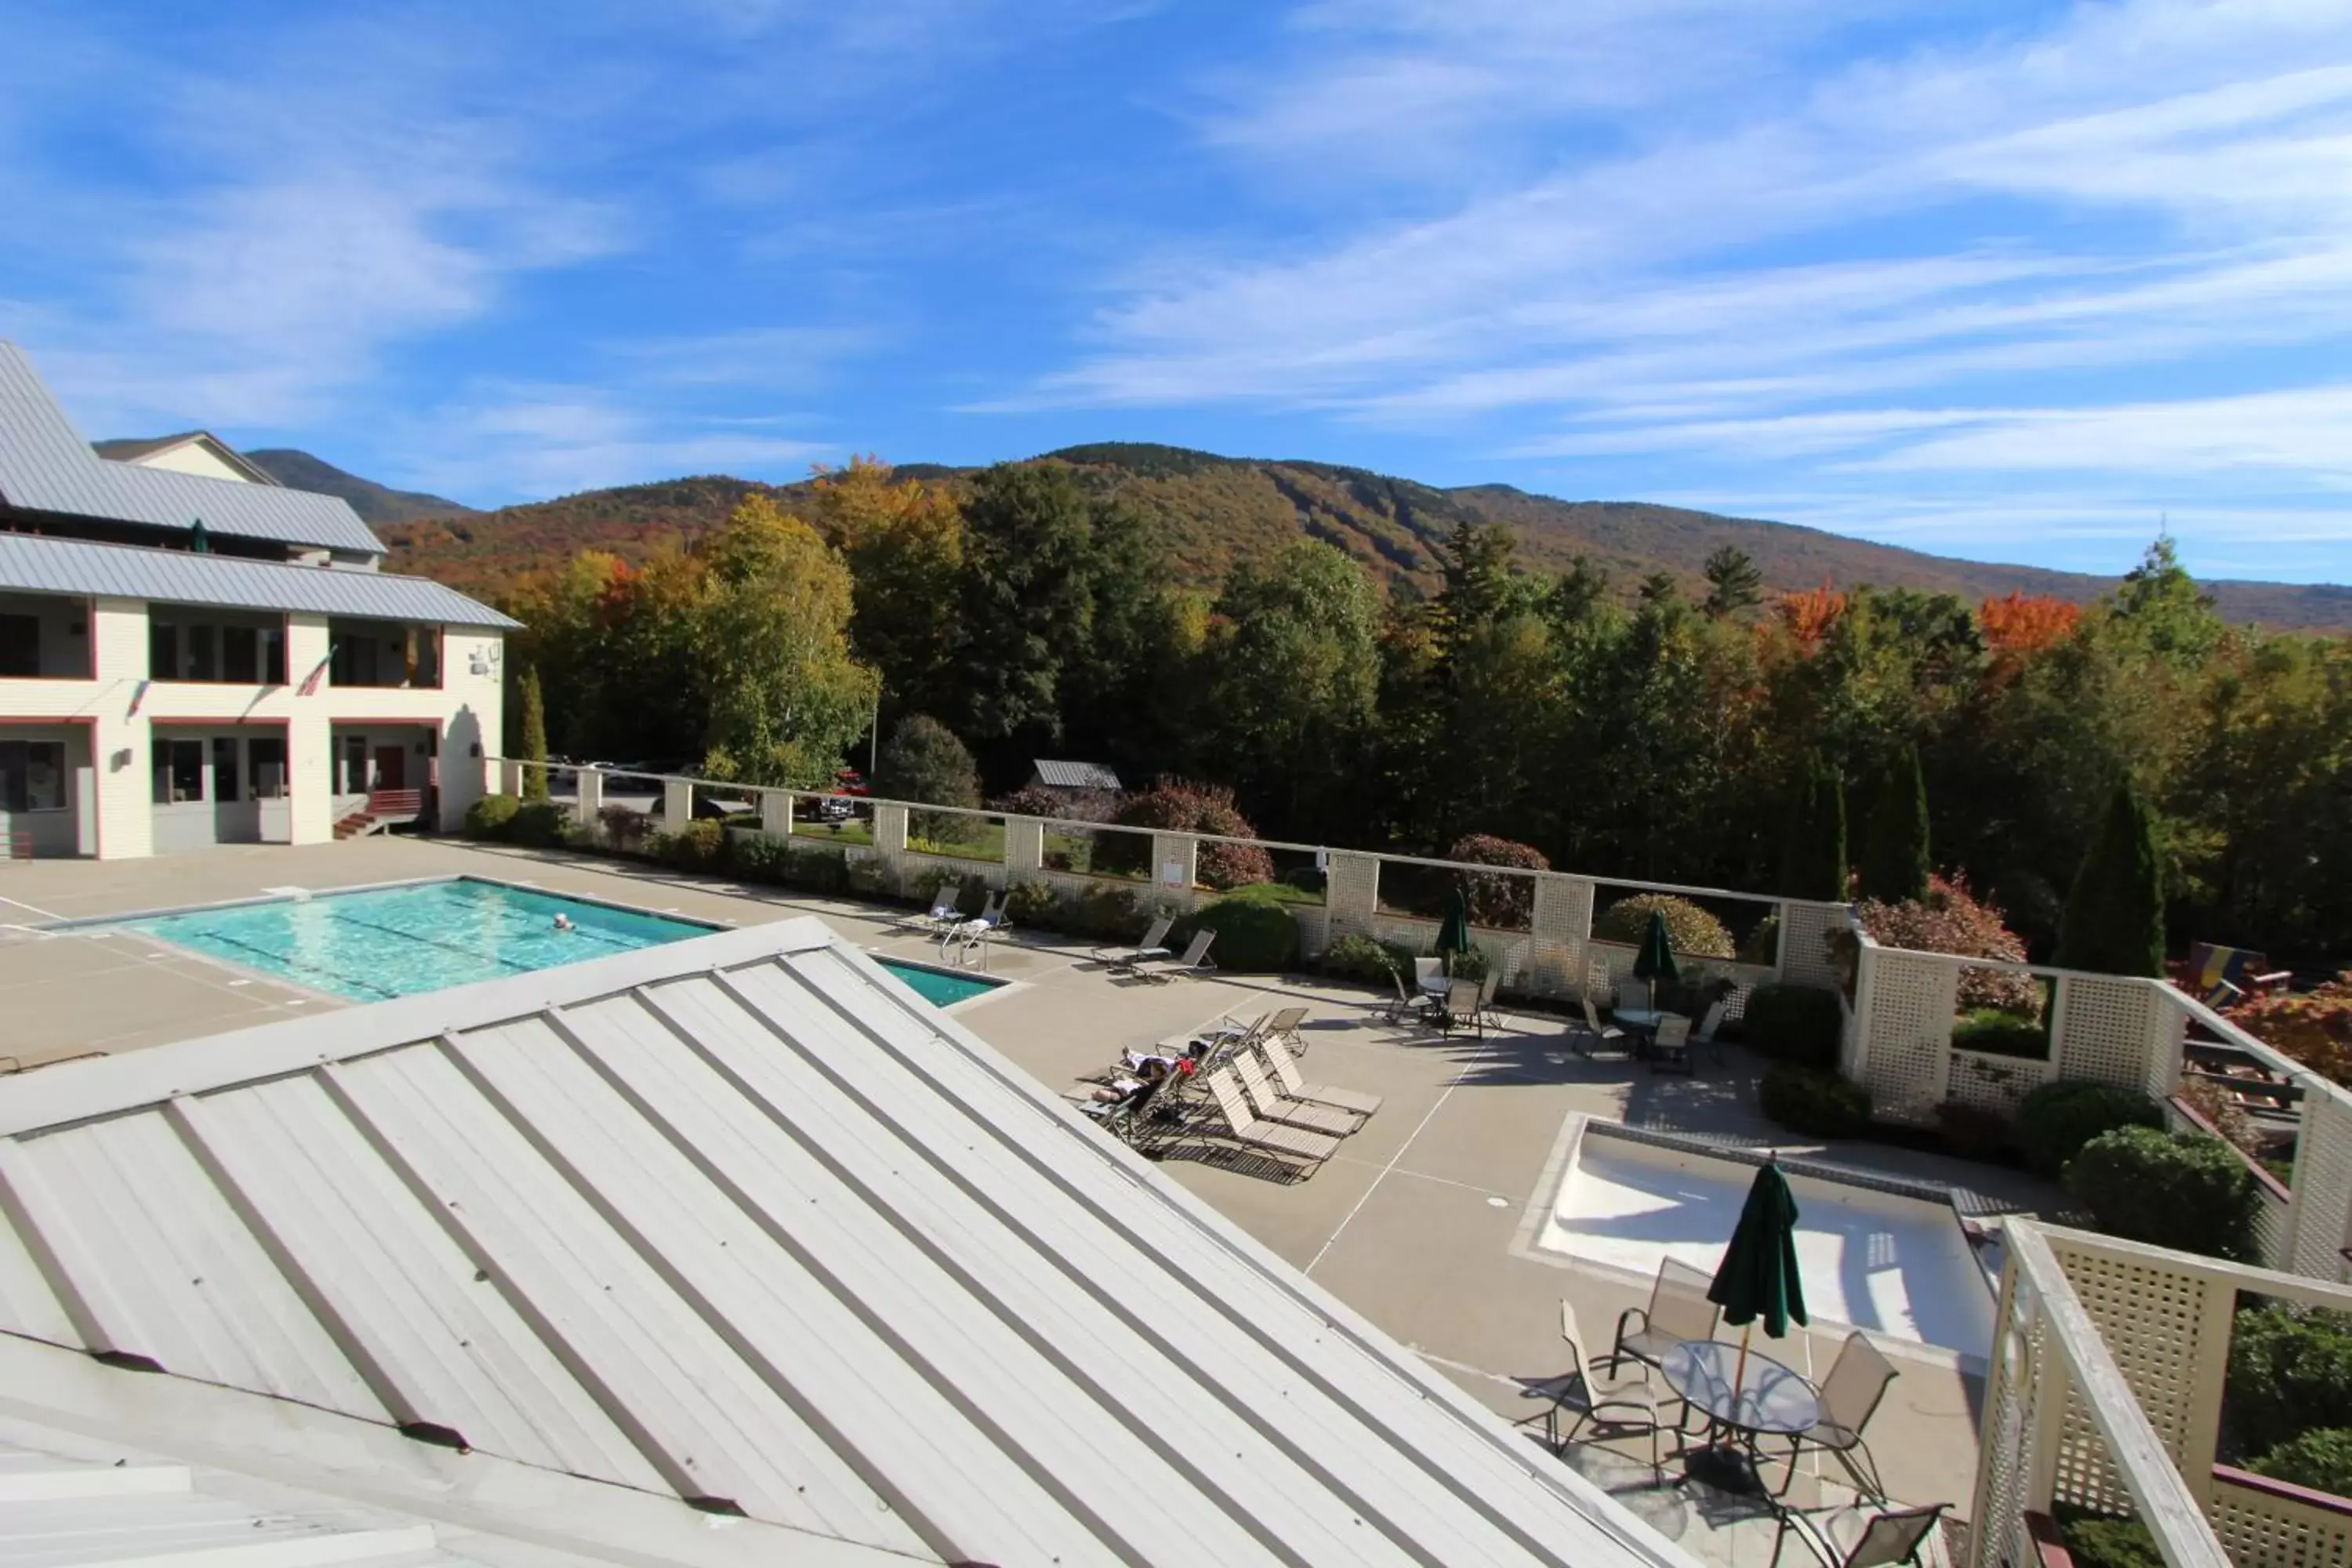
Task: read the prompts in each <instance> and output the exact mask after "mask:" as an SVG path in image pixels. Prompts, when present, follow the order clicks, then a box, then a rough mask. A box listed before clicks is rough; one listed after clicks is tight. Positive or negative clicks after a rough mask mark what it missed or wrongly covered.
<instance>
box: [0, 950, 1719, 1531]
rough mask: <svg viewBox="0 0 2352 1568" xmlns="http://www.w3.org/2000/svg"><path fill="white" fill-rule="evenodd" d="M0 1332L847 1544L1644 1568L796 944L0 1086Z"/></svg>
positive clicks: (553, 982) (975, 1059)
mask: <svg viewBox="0 0 2352 1568" xmlns="http://www.w3.org/2000/svg"><path fill="white" fill-rule="evenodd" d="M0 1185H5V1194H0V1196H5V1200H6V1201H5V1203H0V1216H5V1219H0V1314H5V1318H0V1330H5V1331H9V1332H13V1333H16V1334H21V1335H28V1336H30V1337H32V1338H34V1339H37V1340H44V1341H47V1342H51V1343H55V1344H61V1345H68V1346H72V1347H76V1348H81V1349H87V1350H91V1351H101V1350H103V1351H109V1352H114V1353H116V1354H117V1355H121V1356H131V1357H140V1358H145V1359H146V1360H148V1361H150V1362H152V1363H154V1364H155V1365H156V1366H158V1367H159V1368H160V1369H161V1370H162V1371H163V1372H164V1373H169V1374H174V1377H173V1379H172V1381H176V1380H177V1379H178V1378H189V1379H196V1380H201V1381H203V1382H205V1383H208V1384H224V1385H226V1386H228V1387H231V1388H236V1389H244V1390H247V1391H250V1392H254V1393H259V1394H269V1395H272V1396H274V1397H276V1398H278V1399H280V1400H287V1401H292V1402H296V1403H297V1404H298V1405H301V1406H304V1407H316V1408H320V1409H325V1410H330V1411H336V1412H340V1413H341V1414H342V1415H346V1416H349V1417H352V1418H356V1419H359V1420H362V1421H371V1422H377V1423H384V1424H391V1425H404V1426H410V1427H412V1428H413V1429H416V1430H419V1431H435V1432H440V1433H444V1434H448V1435H451V1436H462V1438H463V1440H464V1441H465V1442H466V1443H467V1444H468V1445H470V1446H471V1447H473V1448H474V1449H476V1450H478V1452H480V1453H482V1454H484V1455H486V1456H491V1457H494V1458H504V1459H512V1460H519V1461H521V1462H523V1463H526V1464H530V1465H533V1466H537V1467H543V1468H550V1469H560V1470H563V1471H566V1472H569V1473H572V1474H575V1475H582V1476H587V1477H591V1478H594V1479H603V1480H604V1481H607V1482H609V1483H611V1484H613V1485H615V1486H618V1487H622V1488H626V1489H633V1490H635V1491H639V1492H644V1493H647V1494H652V1495H656V1496H663V1497H668V1498H671V1499H673V1500H680V1501H686V1500H692V1501H695V1502H698V1504H699V1505H700V1506H703V1507H705V1508H707V1509H717V1510H727V1509H740V1510H741V1511H742V1512H743V1513H745V1514H746V1515H748V1516H750V1517H751V1518H752V1519H754V1520H758V1521H767V1522H770V1523H774V1524H781V1525H787V1526H791V1527H793V1528H796V1529H800V1530H803V1531H811V1532H813V1533H817V1534H823V1535H828V1536H833V1537H835V1538H837V1539H841V1540H845V1541H851V1542H859V1543H862V1544H865V1545H866V1546H869V1547H874V1548H877V1549H881V1550H893V1551H902V1552H908V1553H909V1554H913V1555H922V1556H936V1557H940V1558H944V1559H947V1560H950V1561H956V1560H965V1559H979V1560H985V1561H995V1562H1004V1563H1013V1562H1024V1563H1026V1562H1044V1561H1048V1560H1058V1561H1062V1562H1066V1563H1091V1562H1101V1561H1113V1560H1125V1561H1136V1562H1155V1563H1156V1562H1187V1563H1220V1564H1223V1563H1233V1564H1242V1563H1258V1562H1273V1561H1282V1560H1287V1561H1308V1562H1334V1563H1336V1562H1348V1563H1371V1564H1380V1563H1398V1564H1402V1563H1428V1562H1444V1563H1464V1564H1474V1563H1484V1564H1506V1563H1570V1562H1573V1563H1577V1564H1579V1568H1627V1565H1631V1564H1635V1563H1644V1564H1670V1563H1684V1562H1685V1561H1686V1560H1685V1559H1683V1558H1682V1557H1681V1555H1680V1554H1679V1553H1678V1552H1675V1551H1674V1549H1673V1548H1671V1547H1669V1546H1667V1545H1666V1544H1665V1543H1664V1542H1662V1541H1660V1540H1659V1539H1658V1538H1657V1537H1655V1536H1654V1535H1653V1534H1652V1533H1651V1532H1649V1531H1646V1530H1645V1529H1644V1528H1643V1527H1642V1526H1641V1525H1639V1524H1638V1523H1637V1522H1636V1521H1633V1518H1632V1517H1631V1516H1630V1515H1628V1514H1626V1513H1624V1512H1623V1511H1622V1510H1620V1509H1619V1508H1618V1507H1617V1506H1616V1505H1615V1504H1613V1503H1612V1502H1610V1501H1608V1500H1606V1499H1605V1498H1603V1497H1602V1496H1601V1493H1599V1492H1598V1491H1597V1490H1596V1489H1592V1488H1591V1487H1590V1486H1589V1485H1587V1484H1586V1483H1584V1482H1582V1481H1581V1480H1580V1479H1578V1478H1576V1477H1574V1476H1573V1475H1572V1474H1571V1473H1570V1472H1569V1471H1567V1470H1566V1469H1565V1468H1563V1467H1557V1466H1551V1465H1548V1464H1540V1463H1537V1462H1533V1461H1532V1460H1531V1458H1530V1456H1529V1454H1528V1451H1527V1450H1526V1448H1525V1447H1524V1445H1523V1444H1522V1443H1521V1442H1520V1441H1519V1440H1518V1439H1517V1438H1515V1437H1514V1436H1511V1435H1509V1434H1508V1433H1507V1430H1506V1429H1505V1428H1504V1427H1503V1426H1502V1424H1501V1423H1500V1422H1499V1421H1498V1420H1497V1419H1496V1417H1494V1416H1492V1415H1488V1414H1487V1413H1486V1412H1485V1411H1484V1410H1482V1409H1479V1408H1478V1407H1476V1406H1475V1405H1473V1404H1472V1403H1471V1402H1470V1401H1469V1400H1468V1399H1467V1398H1466V1397H1465V1396H1464V1395H1463V1394H1460V1393H1459V1392H1458V1391H1456V1390H1454V1389H1452V1388H1451V1387H1450V1386H1449V1385H1447V1384H1445V1383H1444V1380H1443V1379H1442V1378H1439V1377H1438V1376H1436V1375H1435V1374H1434V1373H1432V1372H1430V1371H1429V1369H1427V1368H1426V1367H1423V1366H1422V1365H1420V1364H1419V1363H1417V1362H1415V1361H1414V1360H1413V1358H1412V1356H1411V1355H1410V1354H1409V1352H1405V1351H1404V1350H1403V1349H1402V1347H1400V1346H1398V1345H1396V1344H1395V1343H1394V1342H1391V1341H1390V1340H1388V1339H1387V1338H1386V1337H1385V1336H1383V1335H1381V1334H1380V1333H1378V1332H1377V1331H1374V1330H1372V1329H1370V1327H1369V1326H1368V1325H1366V1324H1364V1323H1363V1322H1362V1321H1360V1320H1359V1319H1357V1318H1356V1317H1355V1316H1354V1315H1353V1314H1352V1313H1350V1312H1349V1311H1348V1310H1347V1309H1345V1308H1344V1307H1342V1306H1340V1305H1339V1303H1338V1302H1336V1301H1334V1300H1331V1299H1330V1298H1328V1296H1326V1295H1324V1294H1323V1293H1322V1292H1321V1291H1320V1290H1319V1289H1317V1288H1316V1287H1314V1286H1313V1285H1311V1284H1309V1283H1308V1282H1307V1281H1306V1280H1305V1279H1303V1278H1302V1277H1300V1276H1298V1275H1297V1273H1296V1272H1295V1271H1293V1270H1292V1269H1290V1268H1288V1267H1287V1266H1286V1265H1284V1264H1282V1263H1280V1262H1279V1261H1278V1260H1276V1259H1275V1258H1272V1256H1271V1255H1270V1254H1268V1253H1266V1252H1265V1251H1264V1250H1263V1249H1262V1248H1260V1247H1257V1246H1256V1245H1255V1243H1253V1242H1251V1241H1250V1240H1249V1239H1248V1238H1247V1237H1244V1235H1243V1234H1242V1233H1241V1232H1240V1231H1239V1230H1238V1229H1237V1228H1236V1227H1234V1226H1232V1225H1231V1224H1230V1223H1229V1222H1227V1221H1225V1220H1223V1218H1222V1217H1221V1216H1219V1215H1215V1214H1213V1212H1211V1211H1209V1210H1208V1209H1206V1208H1205V1207H1204V1206H1203V1205H1200V1204H1199V1203H1198V1202H1197V1201H1196V1200H1193V1199H1192V1198H1191V1197H1190V1196H1189V1194H1184V1193H1183V1192H1182V1191H1181V1189H1179V1188H1177V1187H1176V1186H1175V1185H1174V1184H1172V1183H1170V1182H1169V1181H1167V1180H1166V1179H1165V1178H1164V1177H1162V1176H1160V1174H1159V1173H1157V1172H1156V1171H1154V1170H1152V1169H1151V1168H1150V1166H1149V1165H1147V1164H1145V1163H1142V1162H1141V1161H1139V1160H1138V1159H1136V1158H1135V1157H1134V1156H1133V1155H1132V1154H1131V1153H1129V1152H1128V1151H1127V1150H1126V1149H1125V1148H1124V1147H1123V1146H1120V1145H1118V1144H1116V1143H1114V1142H1111V1141H1109V1140H1107V1139H1105V1138H1103V1137H1101V1136H1100V1134H1099V1133H1098V1132H1097V1131H1095V1130H1094V1129H1092V1128H1091V1127H1089V1126H1087V1125H1086V1124H1084V1122H1083V1121H1082V1120H1081V1119H1080V1118H1079V1117H1077V1116H1076V1113H1075V1112H1073V1111H1071V1110H1069V1109H1068V1108H1067V1107H1066V1106H1064V1105H1062V1104H1061V1102H1060V1101H1059V1100H1057V1099H1055V1097H1054V1096H1052V1095H1050V1094H1047V1093H1045V1092H1044V1091H1043V1090H1042V1089H1039V1088H1038V1087H1037V1086H1036V1085H1035V1084H1034V1082H1032V1081H1030V1080H1029V1079H1027V1078H1026V1077H1025V1076H1024V1075H1023V1074H1021V1073H1020V1072H1019V1071H1018V1070H1017V1069H1016V1068H1013V1067H1012V1066H1011V1065H1010V1064H1009V1063H1007V1062H1005V1061H1004V1060H1003V1058H1001V1057H999V1056H998V1055H997V1054H996V1053H995V1052H994V1051H993V1050H992V1049H990V1048H989V1047H987V1046H985V1045H984V1044H982V1042H980V1041H979V1040H977V1039H976V1038H973V1037H971V1036H970V1035H969V1034H967V1033H966V1032H964V1031H963V1030H962V1029H961V1028H960V1027H959V1026H957V1025H956V1024H955V1023H954V1022H953V1021H952V1020H951V1019H950V1018H948V1017H946V1016H944V1015H941V1014H940V1013H938V1012H936V1011H934V1010H932V1009H931V1008H929V1006H928V1005H926V1004H924V1003H923V1002H921V1001H920V1000H919V998H918V997H916V996H915V995H914V994H913V993H911V992H910V991H908V990H907V988H906V987H905V986H904V985H903V984H900V983H899V982H898V981H897V980H896V979H894V978H892V977H890V976H889V975H888V974H887V973H886V972H884V971H882V970H881V969H880V968H878V967H877V965H875V964H874V963H872V962H871V961H870V960H868V959H866V957H865V956H864V955H863V954H861V953H859V952H856V950H855V949H854V948H851V947H849V946H848V945H847V944H846V943H845V942H841V941H840V940H839V939H838V938H836V937H835V936H833V935H832V933H831V932H830V931H828V930H827V929H826V928H825V927H824V925H823V924H821V923H820V922H818V921H814V920H808V919H801V920H794V921H786V922H782V923H780V924H776V925H769V926H761V927H756V928H751V929H748V930H743V931H730V932H723V933H719V934H717V935H713V936H710V937H708V938H701V939H692V940H688V941H686V942H677V943H673V944H669V945H667V946H664V947H658V948H652V949H646V950H643V951H640V952H635V953H630V954H625V955H622V956H618V957H614V958H612V959H608V960H603V961H597V962H593V963H583V964H579V965H574V966H572V967H569V968H566V969H560V970H552V971H545V972H541V973H536V974H529V975H522V976H518V977H516V978H513V979H510V980H502V981H495V982H491V983H488V984H483V985H478V986H470V987H464V988H460V989H457V990H453V991H447V992H442V993H437V994H433V995H428V996H420V997H415V998H409V999H406V1000H403V1001H395V1002H388V1003H383V1004H379V1005H374V1006H370V1007H364V1008H358V1009H352V1010H349V1011H344V1012H339V1013H336V1014H334V1015H331V1016H321V1017H319V1018H316V1019H304V1020H298V1021H296V1022H293V1023H289V1024H280V1025H274V1026H268V1027H265V1028H261V1029H256V1030H250V1031H247V1032H244V1033H241V1034H237V1035H230V1036H223V1037H217V1038H215V1039H212V1040H207V1041H199V1042H191V1043H188V1044H185V1045H182V1046H177V1047H157V1048H155V1049H152V1050H148V1051H142V1052H138V1053H132V1054H129V1055H125V1056H122V1057H119V1058H108V1059H104V1060H100V1061H92V1062H87V1063H79V1064H69V1065H67V1066H64V1067H59V1068H48V1069H45V1070H44V1071H43V1072H42V1073H41V1074H39V1075H34V1076H30V1077H27V1078H22V1079H12V1080H8V1081H6V1082H5V1083H0Z"/></svg>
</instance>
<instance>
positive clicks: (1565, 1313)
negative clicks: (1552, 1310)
mask: <svg viewBox="0 0 2352 1568" xmlns="http://www.w3.org/2000/svg"><path fill="white" fill-rule="evenodd" d="M1559 1337H1560V1340H1561V1342H1563V1343H1565V1344H1566V1345H1567V1346H1568V1371H1567V1372H1566V1373H1563V1374H1562V1375H1560V1376H1559V1377H1556V1378H1552V1379H1550V1380H1549V1381H1548V1382H1546V1383H1541V1384H1531V1385H1529V1386H1528V1389H1527V1390H1526V1391H1525V1392H1526V1393H1527V1394H1528V1397H1529V1398H1531V1399H1549V1400H1550V1401H1551V1403H1550V1404H1549V1405H1547V1406H1545V1407H1544V1408H1543V1409H1542V1410H1540V1411H1538V1413H1537V1415H1528V1416H1523V1417H1521V1420H1522V1422H1523V1423H1524V1422H1527V1421H1533V1420H1536V1419H1537V1418H1538V1416H1540V1417H1541V1418H1542V1421H1543V1424H1544V1440H1545V1441H1546V1442H1548V1443H1549V1444H1550V1445H1551V1451H1552V1452H1553V1453H1555V1454H1564V1453H1566V1452H1567V1451H1568V1446H1569V1445H1570V1443H1573V1442H1575V1441H1576V1439H1577V1436H1578V1434H1580V1433H1581V1432H1582V1431H1583V1430H1584V1429H1585V1427H1586V1426H1595V1427H1602V1428H1613V1431H1612V1432H1611V1434H1610V1435H1611V1436H1622V1435H1625V1434H1628V1433H1633V1432H1647V1433H1648V1434H1649V1435H1650V1476H1651V1479H1653V1480H1656V1481H1663V1480H1664V1479H1665V1472H1664V1469H1663V1468H1661V1467H1660V1465H1659V1462H1658V1435H1659V1431H1660V1423H1659V1421H1658V1395H1657V1393H1656V1391H1655V1390H1654V1389H1653V1388H1651V1386H1650V1384H1649V1373H1648V1372H1647V1370H1646V1369H1644V1371H1643V1374H1642V1376H1641V1377H1640V1378H1638V1379H1635V1380H1633V1381H1627V1380H1625V1379H1623V1378H1621V1377H1619V1376H1618V1375H1617V1374H1616V1373H1614V1372H1612V1373H1610V1375H1609V1377H1608V1378H1607V1379H1606V1380H1605V1381H1604V1380H1602V1379H1601V1378H1597V1377H1595V1376H1593V1375H1592V1368H1591V1363H1588V1362H1587V1361H1586V1360H1585V1359H1584V1335H1583V1333H1582V1332H1581V1331H1580V1330H1579V1329H1578V1328H1577V1326H1576V1309H1575V1308H1573V1307H1571V1306H1570V1305H1569V1304H1568V1303H1567V1302H1566V1301H1562V1302H1560V1304H1559ZM1563 1410H1567V1411H1570V1412H1572V1413H1574V1415H1575V1416H1576V1420H1575V1422H1574V1423H1573V1424H1572V1425H1570V1427H1569V1429H1568V1431H1567V1432H1566V1434H1564V1435H1563V1434H1562V1433H1561V1431H1560V1429H1559V1414H1560V1412H1561V1411H1563Z"/></svg>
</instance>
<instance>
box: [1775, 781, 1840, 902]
mask: <svg viewBox="0 0 2352 1568" xmlns="http://www.w3.org/2000/svg"><path fill="white" fill-rule="evenodd" d="M1780 891H1781V893H1782V894H1784V895H1785V896H1787V897H1789V898H1792V899H1816V900H1821V901H1822V902H1823V903H1831V904H1842V903H1843V902H1845V896H1846V860H1845V784H1844V781H1843V780H1842V779H1840V778H1839V777H1838V775H1837V773H1836V771H1835V770H1834V769H1832V768H1829V767H1826V766H1824V765H1823V764H1822V760H1821V758H1820V757H1819V756H1811V757H1808V758H1807V759H1806V763H1805V774H1804V779H1803V781H1802V783H1801V784H1799V785H1798V790H1797V798H1796V800H1795V802H1794V803H1793V809H1791V810H1790V813H1789V832H1788V837H1787V838H1786V839H1785V840H1784V841H1783V843H1782V847H1781V854H1780Z"/></svg>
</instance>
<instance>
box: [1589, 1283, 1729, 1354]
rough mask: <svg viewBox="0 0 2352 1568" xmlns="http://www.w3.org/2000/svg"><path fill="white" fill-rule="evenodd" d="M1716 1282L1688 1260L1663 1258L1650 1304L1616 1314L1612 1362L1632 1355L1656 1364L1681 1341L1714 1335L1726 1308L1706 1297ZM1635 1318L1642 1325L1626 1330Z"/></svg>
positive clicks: (1651, 1288)
mask: <svg viewBox="0 0 2352 1568" xmlns="http://www.w3.org/2000/svg"><path fill="white" fill-rule="evenodd" d="M1713 1283H1714V1280H1713V1279H1710V1278H1709V1277H1708V1276H1707V1275H1706V1274H1705V1273H1702V1272H1701V1271H1700V1270H1698V1269H1696V1268H1692V1267H1691V1266H1690V1265H1689V1264H1687V1263H1684V1262H1680V1261H1678V1260H1676V1259H1675V1258H1665V1259H1664V1260H1663V1261H1661V1262H1660V1263H1659V1265H1658V1278H1657V1279H1656V1280H1655V1281H1654V1282H1653V1283H1652V1284H1651V1286H1650V1304H1649V1305H1648V1306H1646V1307H1628V1308H1626V1309H1625V1310H1623V1311H1622V1312H1620V1313H1618V1314H1617V1343H1616V1347H1615V1348H1614V1349H1612V1351H1611V1352H1609V1363H1610V1365H1611V1366H1612V1367H1614V1366H1616V1365H1617V1364H1619V1363H1622V1362H1623V1361H1624V1359H1625V1358H1626V1357H1627V1356H1632V1357H1633V1359H1634V1360H1635V1361H1638V1362H1646V1363H1649V1364H1650V1365H1652V1366H1655V1365H1657V1364H1658V1363H1659V1360H1660V1359H1661V1358H1662V1357H1664V1355H1665V1353H1666V1352H1668V1351H1670V1350H1672V1349H1674V1348H1675V1346H1676V1345H1678V1344H1682V1343H1685V1342H1687V1341H1691V1340H1711V1339H1713V1338H1715V1325H1716V1323H1717V1321H1718V1320H1720V1319H1721V1318H1722V1316H1723V1309H1722V1308H1720V1307H1718V1306H1717V1305H1716V1304H1715V1303H1714V1302H1712V1301H1710V1300H1707V1299H1706V1289H1707V1287H1708V1286H1709V1285H1711V1284H1713ZM1635 1319H1639V1320H1640V1321H1641V1325H1642V1326H1641V1327H1640V1328H1638V1329H1635V1330H1633V1332H1631V1333H1628V1332H1626V1329H1627V1327H1628V1325H1630V1324H1632V1323H1633V1321H1634V1320H1635Z"/></svg>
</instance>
